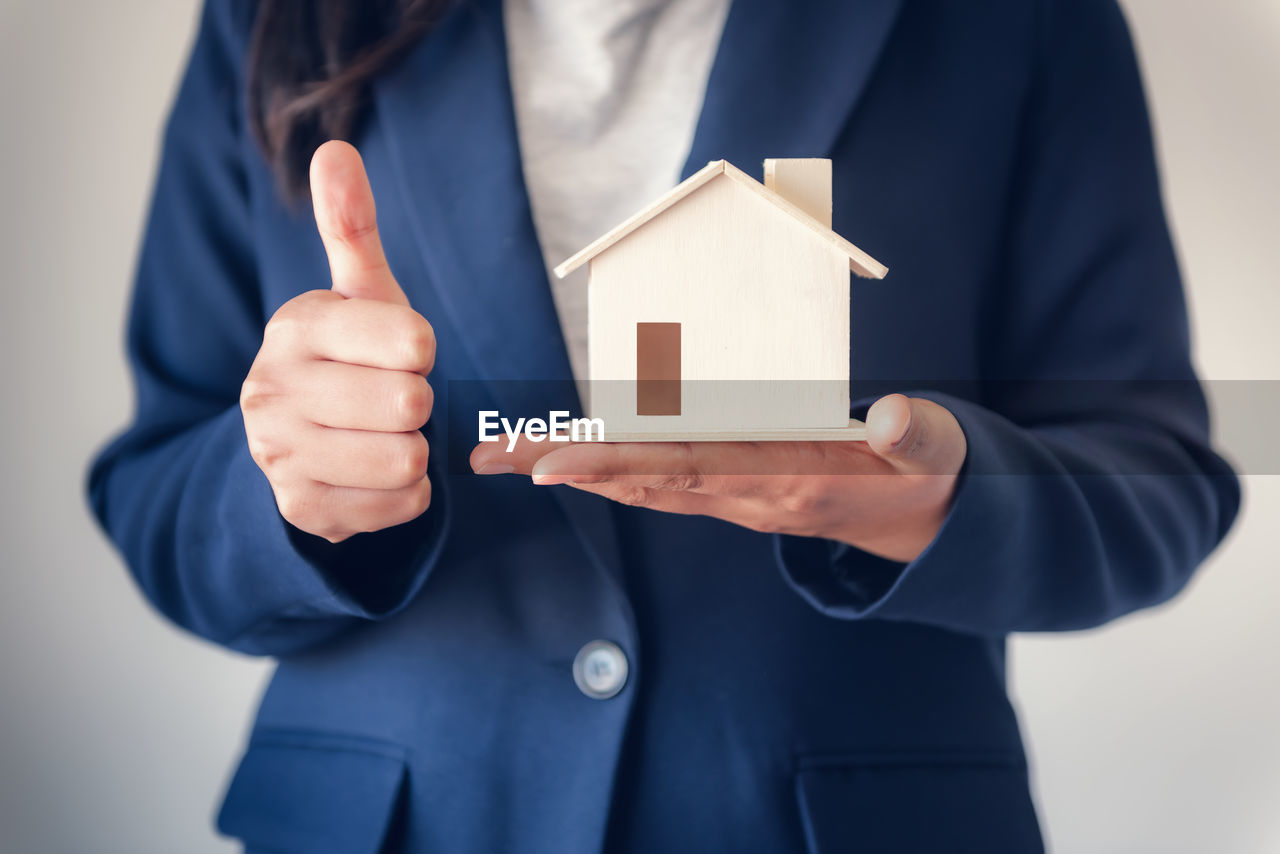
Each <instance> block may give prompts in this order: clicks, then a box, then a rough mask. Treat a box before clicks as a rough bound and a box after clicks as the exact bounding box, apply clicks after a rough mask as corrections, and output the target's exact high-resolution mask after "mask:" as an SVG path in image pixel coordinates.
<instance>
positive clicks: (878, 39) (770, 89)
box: [684, 0, 902, 178]
mask: <svg viewBox="0 0 1280 854" xmlns="http://www.w3.org/2000/svg"><path fill="white" fill-rule="evenodd" d="M901 5H902V0H815V1H814V2H789V0H733V6H732V7H731V8H730V11H729V17H728V19H727V20H726V21H725V28H724V35H723V37H722V38H721V42H720V50H719V53H718V54H717V55H716V60H715V65H714V66H713V68H712V70H711V79H710V81H709V82H708V85H707V94H706V98H705V100H704V102H703V107H702V115H701V117H700V118H699V120H698V127H697V131H696V133H695V135H694V140H693V147H692V150H691V151H690V153H689V159H688V161H687V162H686V163H685V166H684V177H688V176H689V175H692V174H693V173H694V172H696V171H697V170H698V169H701V168H702V167H703V166H705V165H707V163H708V162H710V161H712V160H719V159H720V158H724V159H725V160H728V161H729V162H730V163H732V164H734V165H735V166H737V167H739V168H740V169H742V170H744V171H746V172H747V173H748V174H750V175H752V176H754V177H757V178H759V177H760V171H761V167H762V166H763V161H764V159H765V158H766V157H824V156H826V155H827V154H829V153H830V151H831V148H832V146H833V144H834V143H835V141H836V138H837V137H838V135H839V134H840V131H841V129H842V128H843V127H844V126H845V124H846V123H847V122H848V120H849V116H850V113H852V111H853V109H854V107H855V106H856V105H857V102H858V99H859V97H860V96H861V95H862V92H863V90H864V89H865V88H866V85H867V81H868V80H869V79H870V77H871V72H872V71H873V70H874V68H875V65H876V62H877V60H878V59H879V57H880V52H881V49H882V48H883V47H884V43H885V41H886V40H887V38H888V35H889V32H890V30H891V29H892V28H893V24H894V21H896V20H897V16H898V10H899V7H900V6H901ZM836 168H837V170H838V169H839V164H836Z"/></svg>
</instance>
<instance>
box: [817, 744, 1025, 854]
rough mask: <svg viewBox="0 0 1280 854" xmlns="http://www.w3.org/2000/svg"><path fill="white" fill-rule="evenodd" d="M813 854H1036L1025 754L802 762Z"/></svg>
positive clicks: (896, 757) (895, 757)
mask: <svg viewBox="0 0 1280 854" xmlns="http://www.w3.org/2000/svg"><path fill="white" fill-rule="evenodd" d="M796 795H797V797H798V798H799V801H800V804H799V806H800V817H801V821H802V822H803V824H804V832H805V837H806V842H807V844H808V848H809V851H810V854H833V852H844V851H858V852H859V854H882V852H884V854H888V852H893V854H899V852H904V851H947V852H954V854H961V852H975V854H978V853H979V852H980V854H1033V852H1041V851H1043V850H1044V847H1043V842H1042V841H1041V838H1040V828H1039V823H1038V822H1037V821H1036V813H1035V806H1034V805H1033V804H1032V802H1031V796H1030V791H1029V789H1028V784H1027V771H1026V765H1025V764H1024V762H1023V761H1022V760H1021V757H1016V758H1015V757H1008V758H1006V757H1000V756H993V757H947V756H941V757H932V756H930V757H921V758H920V759H916V758H914V757H898V756H894V757H888V758H884V757H877V758H870V757H868V758H860V759H856V760H854V759H847V758H844V759H840V760H838V761H834V762H833V761H829V760H819V761H812V762H803V761H802V762H801V764H800V765H799V768H798V771H797V774H796Z"/></svg>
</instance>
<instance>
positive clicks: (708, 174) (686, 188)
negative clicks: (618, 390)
mask: <svg viewBox="0 0 1280 854" xmlns="http://www.w3.org/2000/svg"><path fill="white" fill-rule="evenodd" d="M722 175H723V176H724V177H725V178H727V179H729V180H731V181H734V182H736V183H737V184H739V185H741V186H743V187H745V188H746V189H748V190H750V191H751V192H753V193H755V194H756V195H757V196H759V197H760V198H762V199H764V200H765V201H767V202H769V203H770V204H771V205H773V206H774V207H775V208H777V209H778V210H780V211H782V212H783V213H784V214H786V215H787V216H790V217H791V218H792V219H794V220H795V221H796V222H797V223H799V224H800V225H802V226H804V227H805V228H807V229H809V230H810V231H812V232H813V234H814V236H815V237H817V238H819V239H820V240H823V241H825V242H827V243H829V244H830V245H831V246H833V247H835V248H836V249H838V250H839V251H840V252H842V253H844V255H845V256H847V257H848V259H849V269H850V270H852V271H853V272H854V273H856V274H857V275H859V276H862V277H864V278H869V279H883V278H884V276H885V274H886V273H888V272H889V268H888V267H885V266H884V265H883V264H881V263H880V262H879V261H877V260H876V259H874V258H872V257H871V256H870V255H868V254H867V253H865V252H863V251H862V250H861V249H859V248H858V247H856V246H854V245H853V244H852V243H850V242H849V241H847V240H845V239H844V238H843V237H841V236H840V235H838V234H836V233H835V232H834V231H832V230H831V229H830V228H828V227H827V226H826V225H824V224H823V223H821V222H819V221H818V220H816V219H814V218H813V217H812V216H810V215H809V214H807V213H805V212H804V211H802V210H801V209H800V208H798V207H796V206H795V205H794V204H792V203H791V202H789V201H787V200H786V199H785V198H783V197H782V196H781V195H779V194H778V193H775V192H774V191H773V190H771V189H769V188H768V187H766V186H765V185H764V184H761V183H760V182H759V181H757V180H756V179H754V178H752V177H751V176H750V175H748V174H747V173H746V172H743V171H742V170H741V169H739V168H738V167H736V166H734V165H733V164H732V163H729V162H728V161H727V160H713V161H711V162H710V163H708V164H707V165H706V166H704V167H703V168H702V169H699V170H698V171H697V172H695V173H693V174H692V175H690V176H689V177H688V178H686V179H685V180H683V181H681V182H680V183H679V184H677V185H676V186H675V187H674V188H672V189H671V191H670V192H668V193H666V194H665V195H663V196H661V197H659V198H658V199H657V200H655V201H654V202H653V203H651V204H650V205H649V206H648V207H645V208H643V209H641V210H640V211H637V212H636V213H635V214H633V215H632V216H631V217H630V218H629V219H627V220H626V221H625V222H623V223H621V224H620V225H618V226H617V227H616V228H614V229H613V230H612V231H610V232H608V233H607V234H604V235H602V236H601V237H599V238H597V239H596V240H595V241H594V242H592V243H591V244H590V245H589V246H587V247H586V248H584V249H583V250H582V251H580V252H579V253H578V254H576V255H574V256H573V257H572V258H570V259H568V260H567V261H565V262H564V263H562V264H561V265H560V266H558V267H556V268H555V274H556V276H558V277H559V278H561V279H563V278H564V277H565V276H567V275H569V274H570V273H572V272H573V271H574V270H576V269H578V268H579V267H581V266H582V265H583V264H585V263H587V262H588V261H590V260H591V259H592V258H594V257H595V256H597V255H599V254H600V253H601V252H603V251H605V250H606V249H608V248H609V247H610V246H613V244H615V243H617V242H618V241H620V240H622V239H623V238H625V237H626V236H627V235H628V234H630V233H631V232H633V231H635V230H636V229H637V228H639V227H640V226H642V225H644V224H645V223H646V222H648V221H649V220H651V219H653V218H654V217H657V216H659V215H661V214H662V213H663V212H664V211H666V210H667V209H669V208H671V207H674V206H675V205H677V204H679V203H680V201H681V200H682V199H684V198H685V197H687V196H688V195H690V194H691V193H693V192H694V191H695V190H697V189H698V188H699V187H701V186H703V185H704V184H706V183H708V182H710V181H713V180H715V179H716V178H718V177H720V176H722Z"/></svg>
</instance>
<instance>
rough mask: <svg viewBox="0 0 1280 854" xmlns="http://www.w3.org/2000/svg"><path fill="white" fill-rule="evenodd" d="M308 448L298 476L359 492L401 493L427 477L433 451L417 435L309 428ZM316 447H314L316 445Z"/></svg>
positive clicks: (422, 437)
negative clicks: (370, 490)
mask: <svg viewBox="0 0 1280 854" xmlns="http://www.w3.org/2000/svg"><path fill="white" fill-rule="evenodd" d="M302 429H303V430H304V431H306V433H307V435H305V436H304V437H303V442H304V443H306V445H307V447H306V448H305V449H304V450H302V451H300V452H299V453H297V458H298V459H302V460H306V463H305V467H304V468H303V469H302V470H301V471H300V472H299V473H298V474H299V475H300V476H302V477H306V478H308V479H309V480H314V481H318V482H319V483H324V484H328V485H329V486H350V487H357V488H360V489H402V488H404V487H406V486H412V485H413V484H415V483H417V482H418V481H420V480H422V479H423V478H424V477H426V476H427V461H428V458H429V456H430V449H429V448H428V446H427V439H426V437H425V436H423V435H422V434H421V433H419V432H417V431H416V430H415V431H412V432H407V433H371V432H367V431H364V430H339V429H337V428H333V427H319V426H316V425H314V424H313V425H307V426H305V427H303V428H302ZM313 443H314V444H313Z"/></svg>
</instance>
